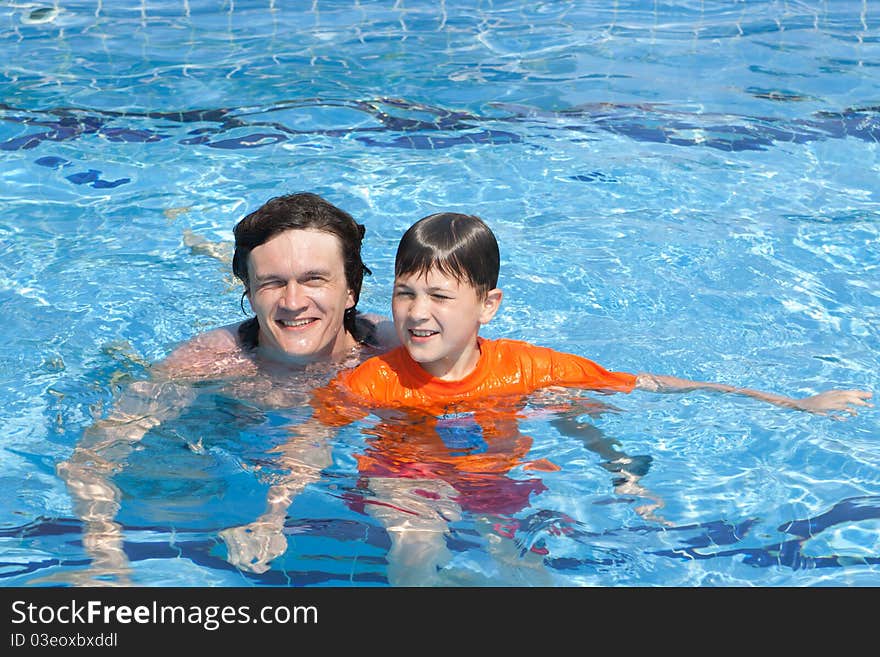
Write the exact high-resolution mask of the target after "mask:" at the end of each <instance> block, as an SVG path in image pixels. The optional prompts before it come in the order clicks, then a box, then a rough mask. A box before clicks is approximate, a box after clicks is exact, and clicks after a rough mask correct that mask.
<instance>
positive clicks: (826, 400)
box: [636, 373, 873, 419]
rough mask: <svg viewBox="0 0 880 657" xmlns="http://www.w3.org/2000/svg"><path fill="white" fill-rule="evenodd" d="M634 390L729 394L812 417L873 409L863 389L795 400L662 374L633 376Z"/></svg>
mask: <svg viewBox="0 0 880 657" xmlns="http://www.w3.org/2000/svg"><path fill="white" fill-rule="evenodd" d="M636 390H647V391H650V392H690V391H692V390H713V391H716V392H729V393H734V394H738V395H745V396H747V397H753V398H754V399H759V400H761V401H765V402H768V403H770V404H775V405H776V406H782V407H784V408H792V409H796V410H799V411H807V412H809V413H815V414H816V415H829V414H834V413H835V412H840V413H846V414H848V415H856V413H857V410H856V408H855V407H857V406H866V407H873V404H871V403H870V402H869V401H867V400H868V399H871V397H872V396H873V395H872V394H871V393H870V392H868V391H866V390H828V391H826V392H821V393H819V394H817V395H811V396H809V397H802V398H800V399H796V398H794V397H787V396H785V395H777V394H774V393H770V392H762V391H760V390H753V389H751V388H742V387H739V386H732V385H727V384H724V383H710V382H706V381H691V380H688V379H680V378H678V377H674V376H666V375H663V374H645V373H642V374H639V375H638V376H637V377H636ZM834 417H837V418H838V419H842V418H841V416H840V415H834Z"/></svg>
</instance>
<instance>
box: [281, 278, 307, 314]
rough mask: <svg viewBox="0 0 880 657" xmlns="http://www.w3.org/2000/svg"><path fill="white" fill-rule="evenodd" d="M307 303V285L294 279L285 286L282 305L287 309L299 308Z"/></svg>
mask: <svg viewBox="0 0 880 657" xmlns="http://www.w3.org/2000/svg"><path fill="white" fill-rule="evenodd" d="M305 304H306V294H305V287H304V286H302V285H299V284H297V283H295V282H293V281H291V282H289V283H288V284H287V285H285V286H284V293H283V294H282V295H281V306H282V307H283V308H285V309H287V310H298V309H300V308H302V307H303V306H304V305H305Z"/></svg>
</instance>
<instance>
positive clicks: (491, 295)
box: [480, 287, 504, 324]
mask: <svg viewBox="0 0 880 657" xmlns="http://www.w3.org/2000/svg"><path fill="white" fill-rule="evenodd" d="M503 296H504V293H503V292H502V291H501V290H500V289H498V288H497V287H496V288H493V289H491V290H489V291H488V292H486V298H485V299H483V307H482V309H481V310H480V324H488V323H489V322H491V321H492V318H493V317H495V313H497V312H498V308H500V307H501V298H502V297H503Z"/></svg>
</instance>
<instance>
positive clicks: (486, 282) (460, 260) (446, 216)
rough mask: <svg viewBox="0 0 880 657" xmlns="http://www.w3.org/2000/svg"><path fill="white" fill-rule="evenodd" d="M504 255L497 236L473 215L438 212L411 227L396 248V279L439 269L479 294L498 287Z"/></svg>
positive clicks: (481, 294)
mask: <svg viewBox="0 0 880 657" xmlns="http://www.w3.org/2000/svg"><path fill="white" fill-rule="evenodd" d="M500 266H501V256H500V254H499V251H498V242H497V241H496V239H495V235H493V234H492V231H491V230H490V229H489V227H488V226H487V225H486V223H485V222H484V221H483V220H482V219H480V218H479V217H476V216H474V215H469V214H458V213H456V212H439V213H437V214H431V215H428V216H427V217H423V218H422V219H419V220H418V221H417V222H416V223H414V224H413V225H412V226H410V227H409V229H408V230H407V231H406V233H404V235H403V237H402V238H401V240H400V244H399V245H398V247H397V257H396V259H395V262H394V275H395V277H399V276H406V275H411V274H427V273H428V271H429V270H430V269H431V268H433V267H436V268H437V269H438V270H440V271H441V272H443V273H444V274H446V275H447V276H452V277H453V278H455V279H457V280H458V281H459V282H461V283H469V284H470V285H471V286H473V287H474V288H475V289H476V291H477V294H478V295H480V296H483V295H485V294H486V293H487V292H489V290H492V289H494V288H496V287H498V271H499V268H500Z"/></svg>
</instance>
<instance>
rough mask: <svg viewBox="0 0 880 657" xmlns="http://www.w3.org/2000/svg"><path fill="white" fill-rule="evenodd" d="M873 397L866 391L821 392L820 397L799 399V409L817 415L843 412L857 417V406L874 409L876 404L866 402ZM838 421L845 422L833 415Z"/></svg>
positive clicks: (842, 417) (843, 418)
mask: <svg viewBox="0 0 880 657" xmlns="http://www.w3.org/2000/svg"><path fill="white" fill-rule="evenodd" d="M871 397H872V394H871V393H870V392H867V391H866V390H829V391H827V392H820V393H819V394H818V395H813V396H811V397H804V398H803V399H799V400H798V402H797V407H798V408H799V409H801V410H802V411H808V412H810V413H815V414H816V415H828V414H829V413H830V412H833V411H842V412H843V413H845V414H848V415H856V413H857V411H856V409H855V408H854V407H855V406H867V407H873V406H874V404H872V403H870V402H868V401H866V400H868V399H870V398H871ZM833 417H834V419H836V420H845V419H846V417H845V416H844V415H841V414H833Z"/></svg>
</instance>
